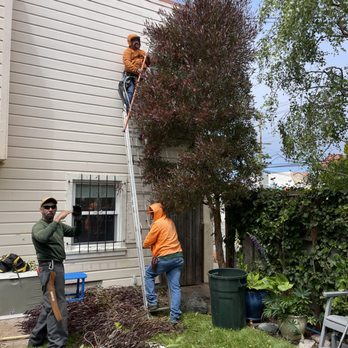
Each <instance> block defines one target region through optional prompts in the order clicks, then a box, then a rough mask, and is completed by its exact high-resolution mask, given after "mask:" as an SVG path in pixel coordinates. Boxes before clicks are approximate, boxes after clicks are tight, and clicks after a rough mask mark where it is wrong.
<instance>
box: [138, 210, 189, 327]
mask: <svg viewBox="0 0 348 348" xmlns="http://www.w3.org/2000/svg"><path fill="white" fill-rule="evenodd" d="M148 214H150V215H151V216H152V218H153V223H152V225H151V228H150V231H149V233H148V234H147V236H146V238H145V240H144V248H150V249H151V253H152V256H153V259H154V258H157V263H155V262H152V264H151V265H149V266H147V267H146V270H145V290H146V298H147V302H148V309H149V311H150V312H151V311H153V310H156V309H157V308H158V302H157V295H156V293H155V278H156V277H157V276H158V275H160V274H162V273H165V274H166V278H167V282H168V287H169V291H170V322H171V323H172V324H173V325H176V324H177V323H178V322H179V319H180V316H181V311H180V304H181V289H180V276H181V270H182V267H183V264H184V258H183V253H182V248H181V245H180V242H179V239H178V234H177V232H176V227H175V224H174V222H173V221H172V220H171V219H170V218H169V217H167V215H166V213H165V212H164V210H163V206H162V204H161V203H154V204H151V205H150V207H149V208H148Z"/></svg>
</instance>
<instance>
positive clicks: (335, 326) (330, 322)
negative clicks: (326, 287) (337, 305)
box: [319, 290, 348, 348]
mask: <svg viewBox="0 0 348 348" xmlns="http://www.w3.org/2000/svg"><path fill="white" fill-rule="evenodd" d="M323 295H324V296H325V297H326V298H327V299H328V300H327V303H326V309H325V315H324V320H323V326H322V329H321V334H320V340H319V348H325V347H324V341H325V335H326V332H327V329H331V330H333V331H334V332H333V334H332V338H331V348H340V347H341V346H342V342H343V339H344V337H345V336H346V335H347V334H348V316H347V317H344V316H342V315H335V314H332V301H333V300H334V298H335V297H339V296H347V295H348V290H347V291H330V292H324V293H323ZM337 332H339V333H341V334H342V337H341V340H340V342H339V343H338V345H336V343H337V342H336V333H337Z"/></svg>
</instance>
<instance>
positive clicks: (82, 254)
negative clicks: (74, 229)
mask: <svg viewBox="0 0 348 348" xmlns="http://www.w3.org/2000/svg"><path fill="white" fill-rule="evenodd" d="M126 253H127V248H125V247H123V248H117V249H114V250H109V251H104V250H103V251H98V252H97V251H95V250H90V251H87V250H83V249H82V250H80V251H78V250H69V251H66V261H67V262H69V261H70V260H74V261H75V260H85V259H88V260H90V259H91V258H98V259H99V258H103V257H110V256H125V255H126Z"/></svg>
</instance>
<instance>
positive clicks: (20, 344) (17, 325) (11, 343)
mask: <svg viewBox="0 0 348 348" xmlns="http://www.w3.org/2000/svg"><path fill="white" fill-rule="evenodd" d="M23 320H24V318H23V317H22V318H12V319H1V320H0V339H1V338H4V337H16V336H22V335H24V333H23V332H22V329H21V324H22V322H23ZM27 345H28V339H17V340H7V341H0V348H25V347H27Z"/></svg>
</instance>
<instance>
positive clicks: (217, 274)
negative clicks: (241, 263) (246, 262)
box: [208, 268, 248, 279]
mask: <svg viewBox="0 0 348 348" xmlns="http://www.w3.org/2000/svg"><path fill="white" fill-rule="evenodd" d="M208 275H209V277H212V278H216V279H243V278H246V277H247V276H248V273H247V272H245V271H244V270H242V269H239V268H215V269H211V270H210V271H209V272H208Z"/></svg>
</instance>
